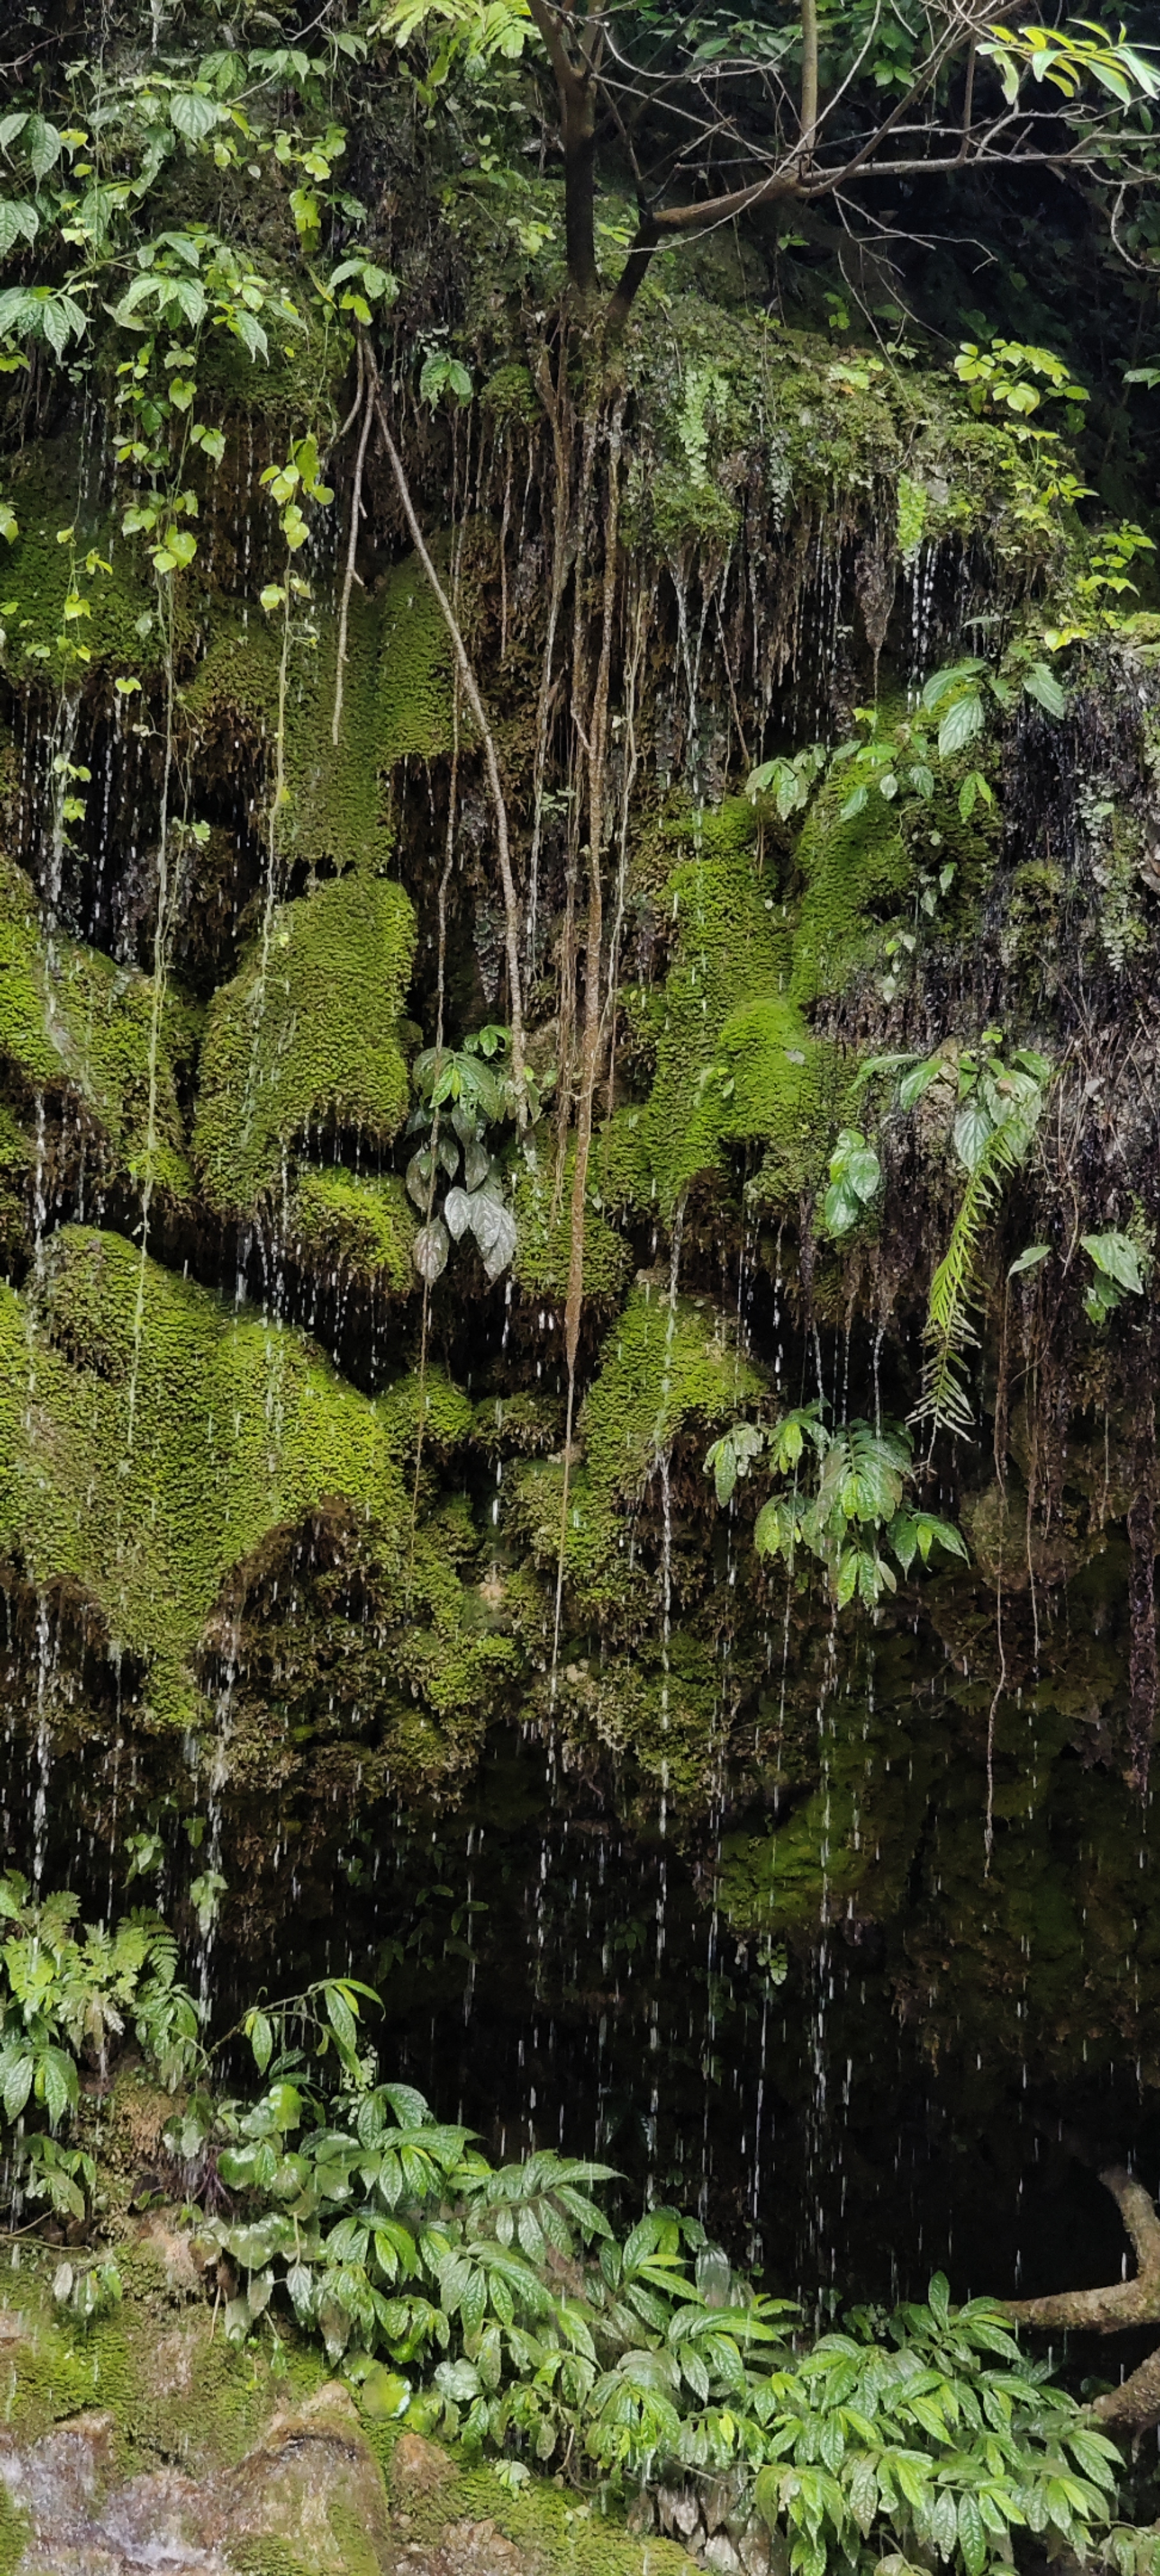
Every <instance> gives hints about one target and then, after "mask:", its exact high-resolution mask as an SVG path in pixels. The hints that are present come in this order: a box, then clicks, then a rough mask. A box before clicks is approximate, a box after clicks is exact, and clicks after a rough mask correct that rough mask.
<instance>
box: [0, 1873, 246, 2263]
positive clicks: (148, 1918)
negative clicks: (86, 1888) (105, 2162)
mask: <svg viewBox="0 0 1160 2576" xmlns="http://www.w3.org/2000/svg"><path fill="white" fill-rule="evenodd" d="M78 1912H79V1907H78V1904H77V1899H76V1897H75V1896H68V1895H54V1896H49V1897H47V1898H46V1899H45V1901H44V1902H43V1904H40V1903H37V1902H36V1901H35V1899H33V1898H31V1897H30V1895H29V1889H28V1883H27V1881H26V1880H25V1879H23V1878H20V1877H19V1876H17V1875H16V1873H15V1872H12V1873H10V1874H9V1875H8V1876H7V1877H4V1878H0V1919H2V1920H3V1922H4V1924H5V1926H6V1927H7V1929H6V1937H5V1939H4V1942H3V1945H2V1948H0V1957H2V1960H3V1969H2V1977H0V2014H2V2019H0V2101H2V2102H3V2107H4V2116H5V2118H6V2119H7V2120H8V2121H10V2122H12V2123H18V2124H19V2129H18V2135H17V2139H16V2141H15V2143H14V2147H13V2150H12V2152H11V2155H10V2172H11V2174H12V2178H13V2180H14V2181H15V2183H16V2186H17V2188H18V2190H19V2191H20V2192H21V2193H22V2195H23V2196H24V2197H25V2198H26V2199H28V2200H32V2201H36V2200H47V2201H48V2202H49V2203H50V2204H51V2206H52V2208H53V2209H54V2210H56V2211H58V2212H59V2213H61V2214H63V2215H66V2216H69V2217H81V2216H83V2214H84V2209H85V2195H86V2193H91V2192H92V2191H93V2189H94V2187H95V2182H96V2169H95V2166H94V2164H93V2160H92V2157H91V2156H90V2155H88V2154H87V2152H86V2151H85V2150H83V2149H82V2148H79V2147H76V2146H70V2145H68V2144H66V2143H64V2142H63V2141H62V2139H61V2137H60V2136H59V2135H58V2134H57V2133H58V2132H59V2131H61V2130H63V2129H66V2128H67V2127H69V2125H70V2124H71V2122H72V2121H73V2119H74V2117H75V2114H76V2111H77V2107H78V2103H79V2099H80V2071H79V2070H80V2067H81V2066H82V2065H83V2064H87V2065H88V2066H90V2067H92V2068H93V2069H94V2070H95V2071H96V2072H97V2073H98V2074H100V2075H104V2073H105V2071H106V2068H107V2065H108V2059H109V2052H110V2047H111V2046H115V2044H116V2042H117V2041H118V2040H120V2039H122V2038H123V2036H124V2033H125V2030H126V2026H128V2027H130V2028H131V2029H132V2032H133V2035H134V2037H135V2039H136V2042H137V2045H138V2047H139V2048H140V2049H141V2050H142V2051H143V2053H144V2054H145V2056H146V2057H147V2058H148V2060H149V2062H150V2064H151V2065H152V2066H153V2067H155V2068H156V2071H157V2073H158V2075H159V2077H160V2079H161V2081H162V2082H163V2083H166V2084H168V2085H169V2086H171V2087H172V2086H174V2085H176V2084H178V2083H180V2082H181V2081H182V2080H183V2079H184V2078H185V2077H186V2076H187V2075H188V2074H189V2072H190V2071H191V2069H192V2067H193V2065H194V2064H195V2062H196V2061H197V2058H198V2055H199V2039H198V2015H197V2009H196V2006H195V2004H194V2002H193V1999H192V1997H191V1995H190V1994H189V1992H188V1991H187V1989H186V1987H185V1986H183V1985H182V1984H181V1982H180V1980H179V1978H178V1974H177V1969H178V1952H177V1943H176V1941H175V1939H174V1937H173V1934H172V1933H171V1932H170V1931H168V1930H167V1928H166V1926H165V1924H164V1923H163V1922H162V1921H161V1918H160V1916H159V1915H156V1914H150V1913H147V1912H144V1911H140V1912H136V1913H133V1914H131V1915H129V1916H127V1917H126V1918H125V1919H124V1920H122V1921H121V1922H119V1923H118V1924H117V1925H116V1927H115V1929H114V1930H113V1931H108V1930H106V1929H105V1928H104V1927H103V1926H102V1925H100V1924H92V1923H90V1924H87V1925H85V1926H84V1928H83V1930H80V1929H78V1928H77V1923H76V1917H77V1914H78Z"/></svg>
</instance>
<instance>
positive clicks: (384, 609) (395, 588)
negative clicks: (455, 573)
mask: <svg viewBox="0 0 1160 2576" xmlns="http://www.w3.org/2000/svg"><path fill="white" fill-rule="evenodd" d="M378 615H379V638H380V641H379V658H378V670H377V676H376V687H375V723H376V728H377V743H378V759H379V765H380V767H381V768H382V769H384V770H388V769H390V768H392V767H393V765H394V763H395V762H396V761H397V760H406V759H409V758H418V759H420V760H434V759H437V757H438V755H439V753H440V752H443V751H448V750H449V749H450V747H451V740H452V719H451V645H450V640H449V637H448V633H447V628H446V626H445V624H444V621H443V616H442V612H441V610H440V608H439V605H438V602H437V600H436V599H435V597H434V594H433V592H432V589H431V585H430V583H429V581H428V580H427V577H426V575H425V573H424V571H423V567H422V565H421V564H420V563H419V561H418V560H417V558H416V556H414V555H408V556H407V557H406V559H405V560H404V562H402V563H401V564H397V565H396V567H395V569H394V571H393V572H392V573H390V574H389V575H388V578H387V582H386V585H385V587H384V589H383V591H382V593H381V595H380V599H379V603H378Z"/></svg>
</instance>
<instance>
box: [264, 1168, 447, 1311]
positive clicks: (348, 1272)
mask: <svg viewBox="0 0 1160 2576" xmlns="http://www.w3.org/2000/svg"><path fill="white" fill-rule="evenodd" d="M415 1226H416V1219H415V1215H414V1211H413V1209H412V1207H411V1204H410V1201H409V1199H408V1197H407V1193H406V1191H405V1189H404V1187H403V1184H402V1182H401V1181H400V1180H398V1179H396V1177H395V1176H394V1174H393V1173H390V1172H387V1173H383V1174H381V1175H379V1176H376V1177H370V1178H365V1179H364V1178H363V1177H361V1176H358V1175H356V1174H354V1173H352V1172H347V1171H343V1170H341V1169H340V1168H339V1167H337V1166H336V1167H335V1168H334V1169H332V1170H318V1169H316V1168H313V1167H310V1166H304V1167H303V1168H302V1169H301V1170H300V1171H299V1174H298V1179H297V1182H296V1185H295V1191H294V1201H293V1207H292V1211H291V1217H290V1229H289V1232H290V1239H291V1241H292V1242H293V1244H294V1245H295V1248H296V1250H297V1252H298V1255H299V1257H300V1258H301V1259H302V1260H303V1261H304V1262H305V1263H306V1264H307V1265H308V1266H309V1268H310V1269H311V1271H313V1272H314V1273H315V1274H316V1275H318V1276H320V1277H322V1278H323V1279H325V1278H326V1276H327V1274H328V1273H329V1274H330V1276H331V1277H333V1278H338V1279H342V1280H352V1281H358V1282H359V1283H360V1284H362V1285H364V1286H367V1287H375V1288H382V1289H384V1290H386V1291H387V1292H388V1293H389V1294H390V1295H392V1296H396V1297H406V1296H409V1295H411V1294H412V1293H413V1292H414V1290H415V1288H416V1287H417V1284H418V1282H417V1276H416V1271H415V1266H414V1262H413V1261H412V1258H411V1246H412V1244H413V1242H414V1239H415Z"/></svg>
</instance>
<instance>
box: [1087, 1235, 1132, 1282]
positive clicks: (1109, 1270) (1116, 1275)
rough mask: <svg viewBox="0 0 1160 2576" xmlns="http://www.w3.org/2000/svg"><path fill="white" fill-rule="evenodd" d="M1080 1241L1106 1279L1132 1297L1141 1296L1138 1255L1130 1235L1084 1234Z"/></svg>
mask: <svg viewBox="0 0 1160 2576" xmlns="http://www.w3.org/2000/svg"><path fill="white" fill-rule="evenodd" d="M1080 1241H1081V1243H1082V1245H1083V1248H1084V1251H1085V1252H1088V1253H1090V1254H1091V1257H1092V1260H1093V1261H1094V1263H1095V1265H1096V1268H1097V1270H1102V1272H1103V1274H1104V1277H1105V1278H1106V1279H1114V1281H1115V1283H1116V1286H1117V1287H1118V1288H1127V1289H1128V1290H1129V1291H1130V1293H1131V1294H1132V1295H1133V1296H1134V1297H1141V1296H1142V1295H1143V1293H1144V1280H1143V1276H1142V1273H1141V1270H1140V1255H1139V1253H1138V1251H1137V1249H1136V1246H1135V1244H1134V1243H1133V1241H1132V1238H1131V1236H1130V1235H1128V1234H1117V1233H1115V1232H1112V1233H1110V1234H1084V1235H1081V1236H1080Z"/></svg>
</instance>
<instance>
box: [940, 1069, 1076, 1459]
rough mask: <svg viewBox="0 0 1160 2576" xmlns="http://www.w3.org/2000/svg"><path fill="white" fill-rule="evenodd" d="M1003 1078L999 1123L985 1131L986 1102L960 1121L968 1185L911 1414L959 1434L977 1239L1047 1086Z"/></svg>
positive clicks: (1021, 1151)
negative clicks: (1004, 1094) (972, 1118)
mask: <svg viewBox="0 0 1160 2576" xmlns="http://www.w3.org/2000/svg"><path fill="white" fill-rule="evenodd" d="M1006 1080H1007V1085H1008V1098H1007V1099H1004V1100H1003V1104H1002V1107H1003V1114H1002V1115H1001V1117H1000V1118H999V1120H998V1122H997V1123H996V1124H994V1125H988V1126H987V1128H986V1132H983V1127H982V1120H983V1119H985V1117H986V1112H985V1111H984V1110H983V1109H982V1104H981V1103H980V1117H979V1120H978V1122H971V1123H969V1124H968V1122H967V1119H966V1118H965V1117H964V1115H963V1114H960V1117H959V1119H957V1120H956V1122H955V1142H956V1145H957V1147H958V1151H959V1158H960V1161H962V1162H965V1163H966V1164H967V1166H968V1178H967V1186H966V1189H965V1190H964V1192H963V1196H962V1201H961V1204H960V1207H959V1211H958V1214H957V1216H956V1218H955V1221H954V1224H953V1226H952V1228H951V1235H950V1241H949V1243H948V1245H947V1248H946V1251H945V1252H944V1254H943V1257H942V1260H941V1261H940V1263H939V1265H938V1268H937V1270H936V1271H935V1274H934V1278H933V1279H932V1281H931V1285H930V1302H929V1305H928V1308H927V1318H926V1329H925V1336H924V1338H925V1341H926V1345H927V1349H926V1358H925V1360H924V1363H923V1373H922V1394H921V1396H920V1398H919V1401H918V1403H917V1405H916V1406H915V1409H914V1412H913V1414H912V1416H911V1420H912V1421H913V1422H916V1423H929V1425H930V1429H931V1434H932V1437H933V1434H934V1433H935V1432H936V1431H949V1432H951V1433H952V1434H953V1435H954V1436H955V1437H956V1438H959V1439H961V1438H963V1437H964V1436H965V1435H966V1434H967V1433H969V1432H970V1431H972V1430H973V1428H974V1420H975V1417H974V1413H973V1411H972V1408H971V1402H970V1398H969V1396H968V1394H967V1390H966V1387H965V1386H964V1384H963V1371H964V1368H965V1364H966V1359H967V1354H968V1352H969V1351H971V1350H973V1349H975V1348H976V1347H977V1345H978V1339H979V1336H978V1333H977V1332H976V1330H975V1326H974V1322H973V1320H972V1314H971V1309H972V1306H973V1305H974V1304H975V1303H976V1302H977V1297H978V1275H977V1263H978V1253H979V1242H980V1238H981V1236H982V1234H983V1233H984V1231H985V1228H986V1227H987V1225H988V1224H989V1222H990V1220H991V1218H992V1217H993V1215H994V1213H995V1209H996V1207H997V1205H998V1202H999V1199H1000V1197H1001V1196H1002V1191H1003V1185H1004V1183H1005V1182H1006V1181H1007V1180H1009V1179H1010V1177H1011V1174H1012V1173H1013V1172H1015V1171H1017V1170H1018V1168H1019V1165H1020V1164H1021V1163H1022V1162H1024V1161H1025V1160H1026V1157H1027V1154H1028V1152H1029V1150H1030V1146H1031V1140H1032V1137H1033V1136H1034V1134H1035V1130H1036V1127H1037V1126H1038V1123H1039V1116H1040V1112H1041V1110H1042V1107H1043V1088H1042V1085H1041V1084H1040V1083H1039V1082H1037V1081H1036V1080H1034V1078H1033V1077H1031V1076H1029V1075H1016V1076H1008V1077H1006Z"/></svg>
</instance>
